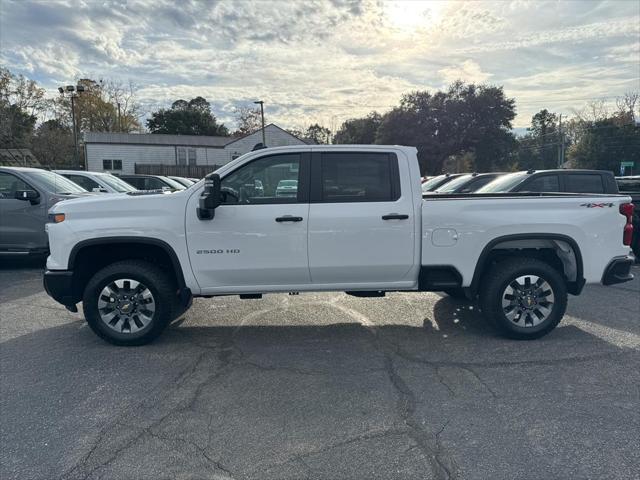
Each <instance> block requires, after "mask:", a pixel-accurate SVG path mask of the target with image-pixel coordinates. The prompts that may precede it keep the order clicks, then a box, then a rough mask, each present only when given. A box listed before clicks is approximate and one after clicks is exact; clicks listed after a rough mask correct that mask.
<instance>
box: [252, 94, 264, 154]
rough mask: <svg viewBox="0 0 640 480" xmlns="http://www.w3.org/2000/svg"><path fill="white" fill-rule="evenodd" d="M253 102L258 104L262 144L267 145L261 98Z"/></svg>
mask: <svg viewBox="0 0 640 480" xmlns="http://www.w3.org/2000/svg"><path fill="white" fill-rule="evenodd" d="M253 103H255V104H258V103H259V104H260V117H261V118H262V145H263V146H265V147H266V146H267V141H266V139H265V135H264V102H263V101H262V100H258V101H257V102H253Z"/></svg>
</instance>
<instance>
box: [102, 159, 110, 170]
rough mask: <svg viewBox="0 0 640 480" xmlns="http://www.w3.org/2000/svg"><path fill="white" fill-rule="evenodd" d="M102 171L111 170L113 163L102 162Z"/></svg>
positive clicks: (108, 161)
mask: <svg viewBox="0 0 640 480" xmlns="http://www.w3.org/2000/svg"><path fill="white" fill-rule="evenodd" d="M102 169H103V170H113V162H112V161H111V160H102Z"/></svg>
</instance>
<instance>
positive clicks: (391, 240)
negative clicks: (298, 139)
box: [309, 149, 415, 285]
mask: <svg viewBox="0 0 640 480" xmlns="http://www.w3.org/2000/svg"><path fill="white" fill-rule="evenodd" d="M403 160H404V159H403ZM409 178H410V175H409V168H408V165H407V163H406V162H405V161H399V159H398V157H397V156H396V154H395V153H391V152H384V151H380V150H377V151H371V152H366V151H365V152H363V151H361V150H360V151H349V150H347V149H345V151H343V152H341V151H336V150H335V149H334V150H331V151H327V152H314V153H313V154H312V159H311V197H310V209H309V271H310V273H311V281H312V283H313V284H315V285H332V284H333V285H335V284H345V285H347V284H354V285H355V284H358V285H365V284H367V285H375V284H391V283H395V282H402V281H404V280H405V279H406V277H407V276H408V273H409V271H410V270H411V269H412V267H413V265H414V248H415V242H414V240H415V230H414V226H415V223H414V222H415V213H414V206H413V198H412V195H411V186H410V185H409Z"/></svg>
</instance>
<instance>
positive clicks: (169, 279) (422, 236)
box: [45, 145, 634, 345]
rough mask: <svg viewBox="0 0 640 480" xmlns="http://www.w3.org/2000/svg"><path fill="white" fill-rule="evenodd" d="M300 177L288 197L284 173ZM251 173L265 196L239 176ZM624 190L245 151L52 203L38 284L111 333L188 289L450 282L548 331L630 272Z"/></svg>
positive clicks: (397, 154) (400, 150) (326, 153)
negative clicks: (466, 189) (194, 171)
mask: <svg viewBox="0 0 640 480" xmlns="http://www.w3.org/2000/svg"><path fill="white" fill-rule="evenodd" d="M293 172H295V174H296V177H297V189H296V194H295V195H294V196H291V197H289V196H281V195H279V194H278V191H277V187H278V186H279V185H280V186H281V187H282V185H281V181H282V180H290V179H291V176H292V173H293ZM254 180H260V181H261V182H262V184H263V186H264V192H263V193H256V192H255V191H256V189H255V188H249V189H245V187H244V186H245V185H254V184H255V183H254ZM629 202H630V198H629V197H628V196H623V195H594V194H570V193H550V194H546V193H502V194H500V193H498V194H486V195H477V194H471V195H470V194H447V195H433V196H426V197H425V198H423V197H422V191H421V188H420V170H419V167H418V160H417V157H416V149H415V148H413V147H399V146H382V145H372V146H363V145H353V146H350V145H329V146H328V145H305V146H295V147H293V146H292V147H276V148H267V149H262V150H257V151H253V152H251V153H248V154H246V155H243V156H242V157H240V158H238V159H236V160H234V161H232V162H230V163H228V164H227V165H225V166H223V167H222V168H220V169H219V170H217V171H216V172H214V173H212V174H210V175H208V176H207V177H206V179H205V181H204V182H201V183H199V184H196V185H194V186H193V187H192V188H189V189H187V190H183V191H178V192H175V193H173V194H171V195H162V194H156V193H146V194H126V195H109V196H102V197H99V196H95V197H94V198H83V199H76V200H69V201H66V202H62V203H60V204H57V205H54V206H53V208H51V210H50V213H51V218H52V219H53V220H52V223H49V224H47V231H48V235H49V243H50V250H51V255H50V256H49V258H48V260H47V269H48V270H47V272H46V273H45V287H46V290H47V292H48V293H49V295H51V296H52V297H53V298H54V299H56V300H57V301H58V302H60V303H62V304H63V305H65V306H67V308H69V309H71V310H73V311H76V310H77V308H76V304H77V303H78V302H80V301H82V303H83V309H84V315H85V318H86V319H87V322H88V324H89V326H90V327H91V328H92V329H93V331H94V332H95V333H96V334H97V335H99V336H100V337H102V338H104V339H106V340H107V341H110V342H112V343H115V344H119V345H140V344H143V343H146V342H149V341H151V340H152V339H153V338H155V337H157V336H158V335H159V334H160V333H161V332H162V331H163V330H164V329H165V327H166V326H167V325H168V324H169V323H170V322H171V321H172V320H173V319H174V318H176V317H177V316H178V315H180V314H181V313H182V312H184V310H185V309H186V308H188V307H189V306H190V302H191V299H192V297H194V296H199V297H209V296H215V295H233V294H235V295H240V298H260V297H261V296H262V295H263V294H265V293H271V292H301V291H330V290H333V291H344V292H346V293H348V294H350V295H355V296H359V297H382V296H384V295H385V292H388V291H403V292H424V291H445V292H448V293H450V294H452V295H456V296H457V295H461V294H462V295H465V296H466V297H467V298H469V299H472V300H475V299H477V300H478V301H479V303H480V306H481V307H482V308H481V310H482V312H483V314H484V315H485V316H486V317H487V318H488V319H489V320H490V321H491V322H492V323H493V324H495V325H496V326H497V327H498V329H499V330H500V331H501V332H503V333H504V334H506V335H508V336H510V337H513V338H519V339H533V338H538V337H541V336H542V335H545V334H547V333H548V332H550V331H551V330H553V329H554V328H555V327H556V325H557V324H558V323H559V322H560V320H561V319H562V317H563V315H564V312H565V309H566V306H567V295H568V294H569V293H570V294H573V295H578V294H580V292H581V291H582V288H583V287H584V285H585V283H600V284H604V285H610V284H613V283H620V282H626V281H629V280H631V279H632V278H633V275H632V274H631V273H630V268H631V266H632V264H633V261H634V257H633V255H632V254H631V250H630V247H629V245H630V243H631V232H632V228H633V227H632V225H631V218H632V213H633V206H632V205H631V204H630V203H629Z"/></svg>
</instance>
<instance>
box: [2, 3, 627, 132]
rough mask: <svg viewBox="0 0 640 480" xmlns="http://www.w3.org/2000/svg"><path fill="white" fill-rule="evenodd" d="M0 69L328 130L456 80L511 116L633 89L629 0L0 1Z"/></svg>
mask: <svg viewBox="0 0 640 480" xmlns="http://www.w3.org/2000/svg"><path fill="white" fill-rule="evenodd" d="M0 51H1V55H0V63H2V64H3V65H4V66H6V67H8V68H9V69H11V70H12V71H13V72H15V73H22V74H24V75H26V76H28V77H30V78H33V79H35V80H37V81H38V82H39V83H40V84H41V85H43V86H44V87H46V88H48V89H50V91H51V94H53V93H54V92H55V88H56V87H57V86H58V85H60V84H68V83H71V82H72V81H73V80H74V79H77V78H81V77H90V78H94V79H99V78H109V79H121V80H123V81H129V80H132V81H133V82H134V83H135V84H136V85H137V86H138V87H139V91H138V96H139V98H140V100H141V101H142V102H143V103H144V105H145V108H146V109H147V111H148V110H152V109H154V108H157V107H159V106H166V105H168V104H170V103H171V102H172V101H173V100H175V99H177V98H185V99H189V98H192V97H194V96H197V95H202V96H204V97H206V98H207V99H208V100H210V101H211V103H212V105H213V109H214V113H215V114H216V115H217V116H218V117H220V118H221V119H223V120H224V121H225V122H227V123H233V109H234V107H235V106H238V105H248V104H250V103H251V101H252V100H254V99H263V100H264V101H265V105H266V117H267V120H268V121H274V122H276V123H278V124H280V125H282V126H284V127H302V126H305V125H308V124H309V123H310V122H316V121H319V122H320V123H323V124H325V125H327V126H333V127H335V126H338V125H339V124H340V123H341V122H342V121H343V120H345V119H346V118H350V117H353V116H357V115H362V114H366V113H367V112H369V111H371V110H378V111H382V112H383V111H385V110H388V109H389V108H390V107H391V106H393V105H396V104H397V103H398V100H399V98H400V95H401V94H402V93H405V92H409V91H411V90H415V89H438V88H442V87H445V86H446V85H447V84H448V83H450V82H451V81H453V80H455V79H458V78H461V79H463V80H466V81H469V82H487V83H491V84H496V85H503V86H504V88H505V90H506V92H507V94H508V95H510V96H513V97H515V98H516V101H517V107H518V117H517V118H516V121H515V126H517V127H523V126H526V125H527V124H528V123H529V120H530V117H531V115H532V114H533V113H535V112H536V111H538V110H539V109H541V108H545V107H546V108H549V109H550V110H553V111H556V112H558V113H560V112H563V113H566V114H570V113H571V109H572V108H581V107H582V106H584V104H585V103H587V102H588V101H589V100H591V99H604V100H606V101H614V100H615V97H616V96H618V95H621V94H623V93H624V92H627V91H630V90H636V91H637V90H640V2H639V1H638V0H613V1H576V2H569V1H542V0H513V1H507V0H499V1H488V2H459V1H445V0H429V1H417V0H416V1H378V0H326V1H324V0H298V1H294V0H276V1H261V0H253V1H242V0H235V1H218V0H207V1H205V0H202V1H195V0H193V1H184V0H179V1H178V0H140V1H125V0H84V1H80V0H77V1H74V0H59V1H54V0H42V1H29V0H0Z"/></svg>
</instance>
